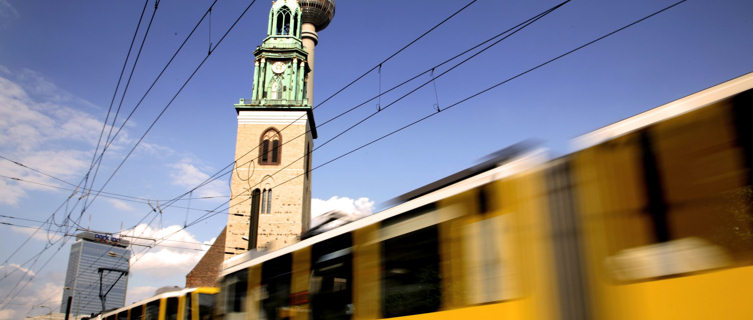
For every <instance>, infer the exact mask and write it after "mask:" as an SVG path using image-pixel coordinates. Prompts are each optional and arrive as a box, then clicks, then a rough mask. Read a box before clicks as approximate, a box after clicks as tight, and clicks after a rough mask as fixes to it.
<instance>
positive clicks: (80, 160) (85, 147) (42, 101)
mask: <svg viewBox="0 0 753 320" xmlns="http://www.w3.org/2000/svg"><path fill="white" fill-rule="evenodd" d="M5 71H7V68H5V67H3V74H7V73H6V72H5ZM12 75H13V76H14V77H15V78H16V80H11V79H9V78H6V77H4V76H0V151H2V153H3V154H4V155H6V156H8V157H9V158H12V159H13V160H16V161H19V162H20V163H23V164H25V165H27V166H29V167H32V168H35V169H39V170H42V171H44V172H48V173H49V174H51V175H54V176H57V177H60V178H63V179H67V178H73V177H74V176H76V175H78V174H80V173H81V172H82V171H84V169H86V168H87V166H88V162H89V161H90V157H91V154H92V152H93V147H94V145H95V144H96V141H97V138H98V136H99V131H100V130H101V128H102V122H101V121H99V120H97V119H96V118H95V117H94V116H92V115H90V114H88V113H85V112H82V111H79V110H76V109H74V108H72V107H71V106H72V105H76V106H79V107H80V106H82V105H84V106H91V103H88V102H86V101H84V100H82V99H77V98H75V97H73V96H72V95H70V94H68V93H66V92H65V91H63V90H60V89H58V88H57V87H56V86H55V85H54V84H52V83H50V82H48V81H46V80H45V79H44V78H43V77H41V76H40V75H39V74H37V73H35V72H33V71H29V70H23V71H21V72H18V73H16V74H12ZM0 174H3V175H7V176H11V177H15V178H21V179H24V180H30V181H35V182H40V183H43V184H51V185H59V183H58V182H57V181H54V180H52V179H50V178H48V177H46V176H43V175H39V174H37V173H34V172H32V171H30V170H27V169H25V168H22V167H20V166H17V165H15V164H13V163H10V162H8V161H4V160H3V161H2V162H0ZM40 189H48V188H47V187H42V186H40V185H35V184H31V183H25V182H16V181H14V182H12V183H9V182H8V181H7V179H6V180H5V181H4V182H2V183H0V203H4V204H10V205H16V204H17V203H18V201H19V199H21V198H23V197H25V196H26V192H27V191H29V190H40Z"/></svg>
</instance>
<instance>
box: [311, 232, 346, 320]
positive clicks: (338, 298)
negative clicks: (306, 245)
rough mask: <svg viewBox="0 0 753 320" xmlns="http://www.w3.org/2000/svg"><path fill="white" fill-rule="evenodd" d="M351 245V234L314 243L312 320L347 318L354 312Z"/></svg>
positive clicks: (312, 256) (312, 258)
mask: <svg viewBox="0 0 753 320" xmlns="http://www.w3.org/2000/svg"><path fill="white" fill-rule="evenodd" d="M352 246H353V240H352V236H351V234H350V233H347V234H344V235H341V236H338V237H336V238H332V239H329V240H327V241H323V242H321V243H318V244H315V245H314V246H313V248H312V251H311V265H312V268H311V285H310V288H309V293H310V295H311V299H310V300H311V313H312V319H314V320H316V319H350V317H351V315H352V313H353V310H352V309H353V305H352V303H353V267H352V261H353V254H352V251H351V247H352Z"/></svg>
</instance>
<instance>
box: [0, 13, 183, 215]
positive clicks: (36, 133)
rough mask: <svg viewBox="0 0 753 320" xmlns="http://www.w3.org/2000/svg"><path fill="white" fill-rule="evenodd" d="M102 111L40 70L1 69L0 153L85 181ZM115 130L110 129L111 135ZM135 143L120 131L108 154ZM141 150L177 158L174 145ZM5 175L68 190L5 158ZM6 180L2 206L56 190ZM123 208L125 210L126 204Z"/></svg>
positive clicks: (0, 188)
mask: <svg viewBox="0 0 753 320" xmlns="http://www.w3.org/2000/svg"><path fill="white" fill-rule="evenodd" d="M0 1H2V0H0ZM83 110H92V111H94V112H95V113H94V114H93V113H89V112H88V111H83ZM101 110H102V109H101V108H99V107H97V106H95V105H94V104H92V103H90V102H88V101H86V100H84V99H81V98H78V97H76V96H74V95H72V94H70V93H68V92H66V91H65V90H62V89H60V88H58V87H57V86H56V85H55V84H53V83H51V82H50V81H48V80H46V79H45V78H44V77H43V76H42V75H41V74H39V73H37V72H35V71H32V70H28V69H24V70H20V71H16V70H14V72H11V70H9V69H8V68H7V67H5V66H2V65H0V154H3V155H4V156H6V157H8V158H11V159H13V160H15V161H18V162H20V163H23V164H25V165H27V166H29V167H31V168H35V169H39V170H41V171H43V172H46V173H48V174H50V175H52V176H55V177H58V178H61V179H64V180H76V179H78V178H80V177H81V175H82V174H83V173H84V172H85V171H86V170H87V169H88V167H89V163H90V161H91V157H92V154H93V152H94V149H95V147H96V146H97V144H98V142H99V139H100V133H101V132H102V127H103V125H104V123H103V122H102V121H101V120H99V119H98V118H99V116H96V115H95V114H96V113H99V112H101ZM102 116H103V115H102ZM129 123H130V122H129ZM110 129H111V127H110V126H107V127H106V128H105V130H106V131H105V134H106V133H107V132H108V131H110ZM114 133H115V130H113V134H114ZM134 142H135V140H133V139H131V138H129V135H128V132H127V131H126V130H122V131H120V132H119V134H118V136H117V138H116V140H115V142H114V143H112V144H111V145H110V147H109V148H108V155H110V156H113V153H115V152H118V151H120V150H124V149H125V147H126V146H129V145H132V144H133V143H134ZM140 146H141V148H139V150H140V151H144V152H146V153H149V154H151V155H153V154H169V155H172V154H173V152H172V150H171V149H170V148H169V147H164V146H160V145H156V144H150V143H147V142H145V141H144V142H142V144H140ZM100 150H101V147H100ZM113 159H118V161H119V159H120V156H119V155H116V156H114V157H113ZM103 165H104V166H106V165H107V164H106V163H105V164H103ZM0 175H6V176H9V177H14V178H21V179H23V180H30V181H34V182H40V183H42V184H50V185H54V186H58V187H59V186H63V185H62V184H61V183H60V182H58V181H55V180H53V179H51V178H49V177H46V176H44V175H40V174H37V173H34V172H33V171H30V170H28V169H25V168H22V167H20V166H17V165H15V164H13V163H10V162H8V161H5V160H0ZM0 180H1V181H0V204H9V205H17V204H18V201H19V200H20V199H23V198H24V197H26V196H27V192H28V191H32V190H47V191H51V190H55V189H51V188H49V187H43V186H40V185H35V184H31V183H26V182H20V181H10V180H8V179H7V178H0ZM70 182H73V183H75V182H78V181H70ZM118 208H120V209H123V208H125V207H124V206H122V205H120V206H119V207H118Z"/></svg>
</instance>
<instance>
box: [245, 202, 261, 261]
mask: <svg viewBox="0 0 753 320" xmlns="http://www.w3.org/2000/svg"><path fill="white" fill-rule="evenodd" d="M260 196H261V192H260V191H259V189H254V191H252V192H251V217H250V218H251V221H249V224H248V250H251V249H256V235H257V229H258V228H259V200H261V199H259V198H260Z"/></svg>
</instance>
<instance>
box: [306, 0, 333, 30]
mask: <svg viewBox="0 0 753 320" xmlns="http://www.w3.org/2000/svg"><path fill="white" fill-rule="evenodd" d="M298 4H299V5H300V6H301V10H302V11H303V16H302V18H303V23H307V22H308V23H311V24H313V25H314V26H315V27H316V31H320V30H323V29H324V28H326V27H327V25H328V24H329V22H330V21H332V18H333V17H334V16H335V0H298Z"/></svg>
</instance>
